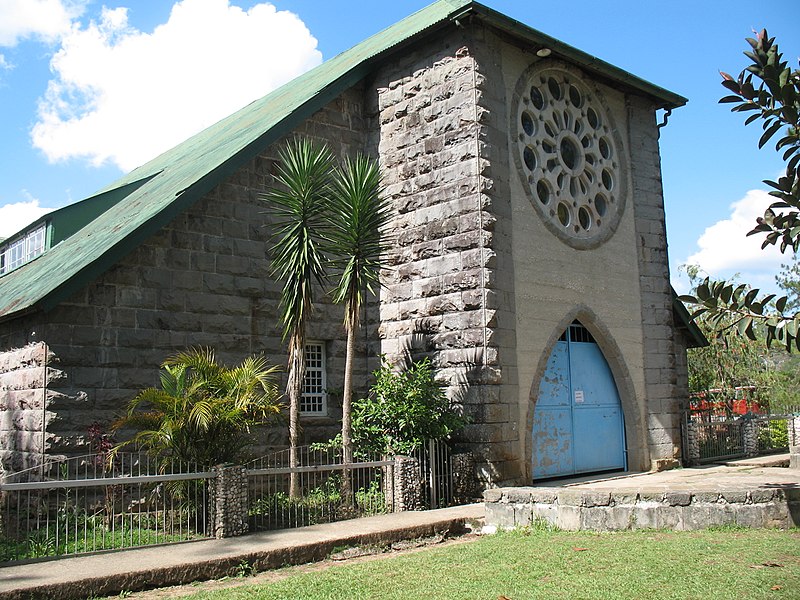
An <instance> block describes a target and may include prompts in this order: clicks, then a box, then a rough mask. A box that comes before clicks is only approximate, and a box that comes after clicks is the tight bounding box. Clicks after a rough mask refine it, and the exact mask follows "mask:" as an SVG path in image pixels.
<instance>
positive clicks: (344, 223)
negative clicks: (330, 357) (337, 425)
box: [331, 156, 391, 463]
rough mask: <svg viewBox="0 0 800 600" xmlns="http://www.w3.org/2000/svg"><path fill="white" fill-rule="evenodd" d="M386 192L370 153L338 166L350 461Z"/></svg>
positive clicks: (338, 295)
mask: <svg viewBox="0 0 800 600" xmlns="http://www.w3.org/2000/svg"><path fill="white" fill-rule="evenodd" d="M383 191H384V190H383V186H382V184H381V177H380V171H379V168H378V164H377V162H376V161H374V160H372V159H370V158H368V157H366V156H358V157H357V158H355V159H349V158H346V159H345V161H344V164H343V165H342V167H341V169H338V170H337V171H336V176H335V179H334V194H333V197H334V202H333V212H332V218H331V221H332V225H333V229H332V232H331V242H332V250H333V253H334V254H335V255H336V256H338V257H341V261H342V269H341V278H340V280H339V283H338V285H337V286H336V288H335V289H334V302H336V303H342V302H343V303H344V305H345V316H344V325H345V328H346V330H347V354H346V359H345V375H344V390H343V393H342V452H343V459H344V462H346V463H348V462H351V461H352V460H353V443H352V410H351V400H352V394H353V382H352V381H353V359H354V355H355V339H356V332H357V330H358V328H359V325H360V320H359V315H360V310H361V306H362V304H363V302H364V294H365V292H366V291H369V292H370V293H374V291H375V288H376V287H378V286H379V285H380V268H381V263H380V258H381V255H382V254H383V252H384V244H383V242H382V236H383V230H384V229H385V228H386V225H387V224H388V222H389V218H390V216H391V215H390V203H389V201H388V200H387V199H386V198H384V196H383Z"/></svg>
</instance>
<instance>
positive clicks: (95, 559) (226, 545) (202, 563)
mask: <svg viewBox="0 0 800 600" xmlns="http://www.w3.org/2000/svg"><path fill="white" fill-rule="evenodd" d="M482 520H483V504H470V505H467V506H455V507H452V508H443V509H440V510H429V511H421V512H404V513H395V514H389V515H378V516H375V517H367V518H364V519H355V520H352V521H340V522H338V523H326V524H324V525H314V526H311V527H303V528H300V529H286V530H281V531H272V532H263V533H254V534H250V535H246V536H242V537H237V538H227V539H222V540H204V541H199V542H188V543H183V544H172V545H169V546H157V547H149V548H138V549H135V550H123V551H117V552H106V553H102V554H94V555H91V556H79V557H72V558H63V559H59V560H47V561H39V562H32V563H26V564H20V565H14V566H8V567H2V568H0V600H6V599H12V598H13V599H22V598H26V599H27V598H47V599H52V600H60V599H72V598H86V597H87V596H92V595H94V596H103V595H110V594H117V593H119V592H120V591H122V590H130V591H135V590H141V589H146V588H149V587H161V586H167V585H177V584H181V583H189V582H192V581H196V580H201V579H216V578H219V577H224V576H226V575H232V574H235V572H236V568H237V566H238V565H239V564H241V563H242V562H245V561H246V562H247V564H249V565H250V566H253V567H255V568H256V569H258V570H259V571H263V570H266V569H274V568H278V567H282V566H285V565H296V564H303V563H307V562H313V561H317V560H321V559H323V558H325V557H327V556H328V555H329V554H330V553H331V552H332V551H333V549H334V548H337V547H343V546H357V545H365V544H376V545H377V544H389V543H391V542H395V541H398V540H404V539H414V538H418V537H424V536H429V535H433V534H435V533H443V532H463V531H464V530H465V529H468V528H470V527H472V526H477V527H480V524H481V523H482Z"/></svg>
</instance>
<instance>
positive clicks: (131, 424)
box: [114, 348, 281, 467]
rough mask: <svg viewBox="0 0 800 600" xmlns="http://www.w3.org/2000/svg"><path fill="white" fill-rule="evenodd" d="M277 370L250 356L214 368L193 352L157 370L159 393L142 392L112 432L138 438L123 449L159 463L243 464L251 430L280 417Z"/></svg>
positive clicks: (208, 354)
mask: <svg viewBox="0 0 800 600" xmlns="http://www.w3.org/2000/svg"><path fill="white" fill-rule="evenodd" d="M275 371H276V367H274V366H270V365H268V363H267V361H266V359H265V358H264V357H263V356H251V357H249V358H246V359H245V360H244V361H242V363H241V364H239V365H237V366H235V367H227V366H225V365H223V364H220V363H218V362H217V359H216V357H215V356H214V352H213V351H212V350H211V349H204V348H193V349H190V350H187V351H185V352H181V353H178V354H176V355H174V356H171V357H169V358H167V359H166V360H165V361H164V362H163V364H162V371H161V387H160V388H148V389H146V390H143V391H141V392H140V393H139V394H138V395H137V396H136V397H135V398H134V399H133V400H131V401H130V403H129V404H128V408H127V412H126V414H125V415H124V416H123V417H122V418H120V419H119V420H118V421H117V422H116V423H115V424H114V429H116V430H119V429H122V428H129V429H133V430H135V431H136V432H137V433H136V434H135V436H134V437H133V438H132V439H131V440H129V441H128V442H124V443H122V444H119V445H117V446H116V447H115V450H116V451H118V450H120V449H122V448H123V447H125V446H127V445H130V444H132V445H136V446H139V447H141V448H143V449H145V450H147V451H148V452H150V453H152V454H154V455H156V456H158V457H160V458H177V459H179V460H184V461H191V462H196V463H197V464H198V465H199V466H201V467H209V466H213V465H216V464H220V463H225V462H236V461H238V460H240V459H241V458H243V456H244V454H245V453H246V451H247V449H248V448H249V446H250V444H251V442H252V438H251V437H250V436H249V435H248V433H249V432H250V428H251V427H252V426H254V425H259V424H262V423H265V422H267V421H269V420H270V419H271V418H273V417H275V416H276V415H278V414H279V412H280V408H281V407H280V404H279V402H278V399H279V397H280V394H279V393H278V390H277V387H276V384H275Z"/></svg>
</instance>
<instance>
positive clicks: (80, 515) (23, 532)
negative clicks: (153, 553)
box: [0, 453, 214, 562]
mask: <svg viewBox="0 0 800 600" xmlns="http://www.w3.org/2000/svg"><path fill="white" fill-rule="evenodd" d="M213 476H214V474H213V473H211V472H204V471H200V470H199V469H197V468H196V467H195V466H194V465H191V464H182V463H178V462H176V461H172V460H163V459H162V460H154V459H152V458H150V457H149V456H147V455H146V454H136V453H119V454H117V455H116V456H115V457H114V459H113V461H109V460H108V456H106V455H86V456H80V457H72V458H63V459H60V460H53V461H50V462H48V463H46V464H44V465H42V466H40V467H34V468H32V469H27V470H25V471H20V472H18V473H14V474H12V475H9V476H8V477H6V479H5V480H4V481H3V482H2V483H0V496H1V497H2V500H1V501H0V562H6V561H11V560H20V559H27V558H38V557H43V556H57V555H67V554H80V553H85V552H96V551H99V550H112V549H119V548H132V547H136V546H144V545H150V544H159V543H167V542H177V541H185V540H193V539H200V538H205V537H208V536H209V535H210V533H211V527H210V518H209V514H208V501H207V499H208V480H209V479H210V478H212V477H213Z"/></svg>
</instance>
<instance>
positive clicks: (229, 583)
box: [108, 533, 480, 600]
mask: <svg viewBox="0 0 800 600" xmlns="http://www.w3.org/2000/svg"><path fill="white" fill-rule="evenodd" d="M479 537H480V536H479V534H476V533H468V534H465V535H462V536H458V537H448V538H444V537H442V536H433V537H429V538H421V539H417V540H403V541H400V542H395V543H393V544H391V545H390V546H385V547H374V546H372V547H370V546H367V547H354V548H346V549H343V550H342V551H341V552H336V553H334V554H331V556H330V557H329V558H327V559H325V560H323V561H320V562H315V563H308V564H304V565H297V566H294V567H285V568H283V569H277V570H272V571H263V572H261V573H255V574H253V573H251V572H249V568H248V565H242V568H241V571H242V572H241V574H240V575H238V576H235V577H224V578H222V579H212V580H209V581H195V582H192V583H189V584H186V585H175V586H170V587H164V588H157V589H153V590H145V591H142V592H131V593H123V594H121V595H114V596H108V598H120V597H125V598H132V599H134V600H156V599H157V598H181V597H184V596H190V595H191V594H197V593H198V592H208V591H214V590H222V589H228V588H235V587H239V586H243V585H254V584H259V583H270V582H273V581H280V580H282V579H286V578H287V577H291V576H293V575H297V574H299V573H315V572H317V571H322V570H325V569H328V568H330V567H332V566H334V565H339V564H344V563H347V564H355V563H362V562H368V561H373V560H383V559H385V558H390V557H392V556H399V555H401V554H410V553H412V552H420V551H422V550H425V549H428V548H431V547H433V546H437V547H439V546H453V545H456V544H468V543H470V542H473V541H475V540H476V539H478V538H479Z"/></svg>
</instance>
